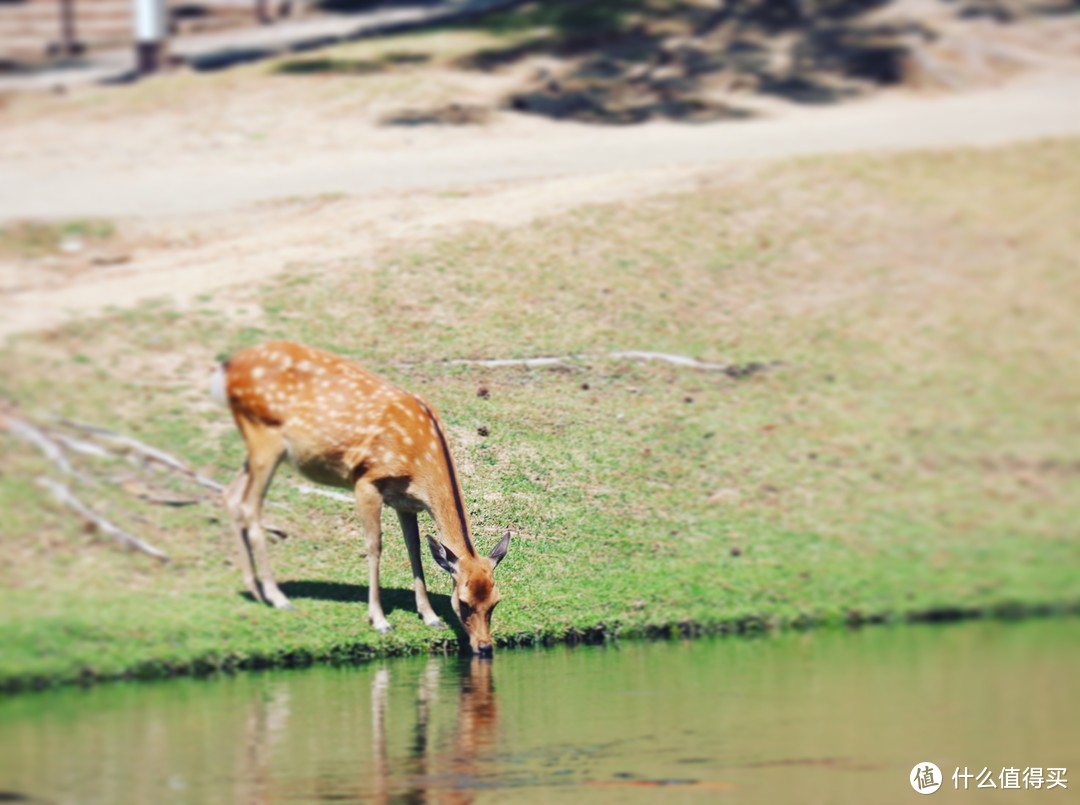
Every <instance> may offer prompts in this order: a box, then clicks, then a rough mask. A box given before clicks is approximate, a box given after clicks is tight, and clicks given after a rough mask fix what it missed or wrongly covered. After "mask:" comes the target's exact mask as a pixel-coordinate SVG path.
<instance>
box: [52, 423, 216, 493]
mask: <svg viewBox="0 0 1080 805" xmlns="http://www.w3.org/2000/svg"><path fill="white" fill-rule="evenodd" d="M56 421H57V422H60V423H61V424H64V425H67V426H68V427H69V428H75V429H76V430H80V431H83V432H84V433H90V434H92V435H94V436H96V437H98V438H99V439H104V440H105V441H107V442H111V443H113V444H116V445H119V446H121V447H124V448H127V449H128V450H130V451H131V452H133V453H137V454H139V455H141V456H143V457H144V458H148V459H150V460H151V461H156V462H158V463H159V464H162V465H164V466H166V467H168V468H169V469H173V470H176V471H177V472H180V473H183V474H184V475H186V476H188V477H189V478H191V479H192V480H193V481H195V482H196V483H197V484H199V485H200V486H205V487H207V488H208V489H213V490H214V491H215V492H220V491H221V490H223V489H224V488H225V486H224V485H223V484H219V483H218V482H217V481H215V480H213V479H212V478H207V477H206V476H205V475H200V474H199V473H197V472H195V470H193V469H191V467H189V466H188V465H187V464H186V463H185V462H183V461H181V460H180V459H178V458H176V457H175V456H172V455H170V454H168V453H166V452H165V451H164V450H160V449H158V448H156V447H153V446H152V445H149V444H147V443H146V442H141V441H139V440H138V439H136V438H134V437H132V436H125V435H124V434H122V433H117V432H116V431H114V430H109V429H108V428H103V427H101V426H99V425H89V424H87V423H85V422H76V421H75V420H73V419H65V418H64V417H57V418H56Z"/></svg>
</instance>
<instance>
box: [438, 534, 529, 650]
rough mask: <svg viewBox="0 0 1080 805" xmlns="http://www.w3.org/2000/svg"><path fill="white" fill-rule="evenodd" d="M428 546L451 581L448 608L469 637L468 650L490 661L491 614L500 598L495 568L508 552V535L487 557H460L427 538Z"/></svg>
mask: <svg viewBox="0 0 1080 805" xmlns="http://www.w3.org/2000/svg"><path fill="white" fill-rule="evenodd" d="M428 545H429V547H430V548H431V555H432V556H433V557H434V558H435V561H436V563H438V565H439V567H441V568H442V569H443V570H445V571H446V572H447V573H449V574H450V576H451V578H453V580H454V593H453V595H452V596H451V597H450V604H451V606H453V607H454V613H455V614H456V615H457V616H458V620H459V621H461V625H462V626H463V627H464V628H465V632H466V633H467V634H468V635H469V647H470V648H471V649H472V652H473V654H479V655H480V656H481V657H490V656H491V652H492V644H491V613H492V610H494V609H495V605H496V604H497V603H499V597H500V596H499V591H498V589H496V587H495V568H496V567H498V565H499V562H501V561H502V558H503V557H504V556H506V552H507V551H509V550H510V532H509V531H507V532H506V534H505V535H504V536H503V538H502V539H501V540H500V541H499V544H498V545H496V546H495V547H494V548H492V550H491V553H489V554H488V555H487V556H480V555H479V554H477V555H475V556H461V557H459V556H457V555H455V554H454V552H453V551H451V550H450V549H449V548H447V547H446V546H445V545H443V544H442V543H441V542H439V540H437V539H435V538H434V537H430V536H429V537H428Z"/></svg>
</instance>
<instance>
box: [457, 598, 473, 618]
mask: <svg viewBox="0 0 1080 805" xmlns="http://www.w3.org/2000/svg"><path fill="white" fill-rule="evenodd" d="M458 609H459V610H460V614H461V619H462V620H465V619H466V618H468V617H469V616H470V615H472V607H471V606H469V605H468V604H466V603H465V602H464V601H458Z"/></svg>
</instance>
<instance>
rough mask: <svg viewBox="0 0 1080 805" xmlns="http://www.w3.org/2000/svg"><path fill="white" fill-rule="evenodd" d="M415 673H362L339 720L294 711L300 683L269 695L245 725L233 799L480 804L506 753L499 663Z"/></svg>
mask: <svg viewBox="0 0 1080 805" xmlns="http://www.w3.org/2000/svg"><path fill="white" fill-rule="evenodd" d="M416 670H417V666H416V665H415V664H412V663H404V664H401V665H395V664H393V663H391V664H389V665H387V666H384V667H382V668H377V669H372V670H371V671H370V672H368V673H357V675H356V677H357V683H358V684H357V685H356V686H355V687H353V688H352V695H350V696H348V697H347V698H346V699H341V700H339V702H338V704H337V706H336V707H335V708H334V711H335V712H334V713H333V715H330V716H328V715H327V712H326V711H325V710H318V712H317V713H316V712H308V710H307V709H306V708H301V709H297V708H294V707H291V706H290V684H295V682H292V683H285V682H281V683H278V684H274V685H272V686H269V687H268V688H262V689H261V691H260V694H259V695H258V697H257V698H256V699H255V700H254V701H252V702H250V704H249V705H248V707H247V708H246V709H247V715H246V717H245V718H244V719H243V722H242V729H243V733H244V740H242V741H241V742H240V745H241V746H242V747H243V748H242V749H241V753H240V757H239V758H238V760H239V763H238V768H237V772H238V774H237V775H236V780H235V783H236V788H235V789H234V800H235V801H237V802H247V803H262V802H269V801H274V800H276V799H280V798H283V797H284V798H285V799H289V798H295V799H301V800H308V801H311V800H314V801H318V800H324V799H325V800H334V801H339V802H340V801H364V802H369V801H371V802H391V801H394V802H399V801H403V802H418V801H427V800H436V801H438V802H449V803H467V802H471V801H472V800H473V797H474V794H475V791H476V790H477V789H478V788H486V787H487V786H486V785H485V782H487V783H490V780H491V777H492V775H493V774H494V770H495V768H496V767H495V763H494V761H495V757H496V754H497V752H498V751H499V710H498V704H497V700H496V694H495V689H494V685H493V683H492V663H491V660H488V659H485V658H478V657H474V658H471V659H470V660H454V659H450V658H445V657H442V658H434V657H433V658H431V659H430V660H429V661H428V662H427V664H426V665H425V666H423V668H422V670H420V673H419V674H417V673H416ZM367 679H370V690H369V689H368V687H367V685H365V684H364V681H365V680H367ZM369 694H370V699H368V696H369ZM369 702H370V705H369ZM369 706H370V717H371V723H370V732H369V731H368V730H369V727H368V724H367V718H366V717H365V716H366V714H367V712H366V711H367V710H368V707H369ZM328 767H330V768H334V769H335V771H334V772H332V773H331V774H326V773H325V771H322V773H320V770H325V769H326V768H328Z"/></svg>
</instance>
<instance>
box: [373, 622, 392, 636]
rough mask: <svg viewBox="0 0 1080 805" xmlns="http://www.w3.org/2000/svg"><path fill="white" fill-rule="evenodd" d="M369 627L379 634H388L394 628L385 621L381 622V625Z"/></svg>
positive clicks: (374, 624)
mask: <svg viewBox="0 0 1080 805" xmlns="http://www.w3.org/2000/svg"><path fill="white" fill-rule="evenodd" d="M371 625H372V626H374V627H375V631H376V632H378V633H379V634H390V633H391V632H392V631H394V627H393V626H391V625H390V624H389V623H387V622H386V621H383V622H382V623H373V624H371Z"/></svg>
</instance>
